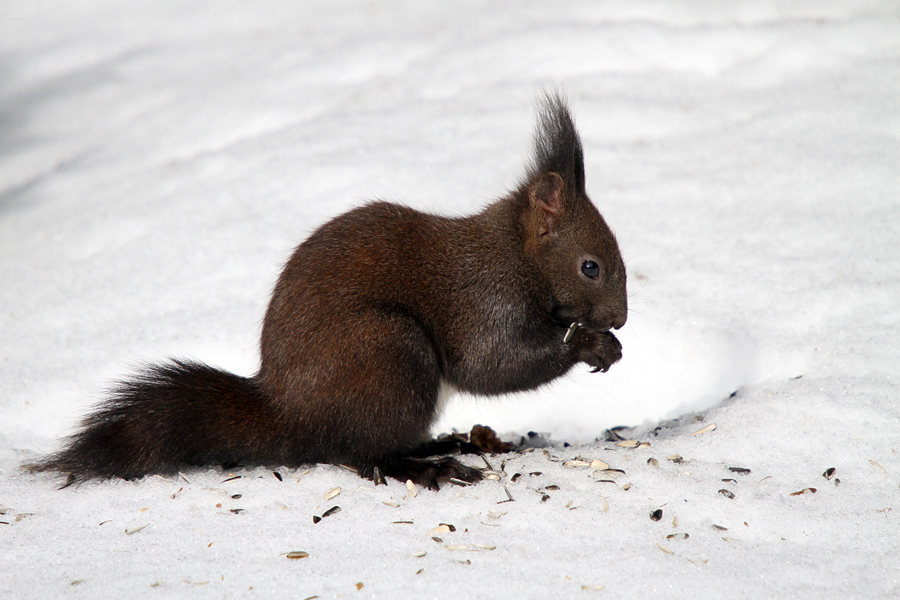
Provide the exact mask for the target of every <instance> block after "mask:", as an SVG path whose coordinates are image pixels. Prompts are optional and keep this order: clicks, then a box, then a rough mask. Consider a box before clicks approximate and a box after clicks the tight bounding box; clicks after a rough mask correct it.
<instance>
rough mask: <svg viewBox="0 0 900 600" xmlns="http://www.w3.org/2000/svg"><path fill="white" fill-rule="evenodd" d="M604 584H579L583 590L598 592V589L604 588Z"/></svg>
mask: <svg viewBox="0 0 900 600" xmlns="http://www.w3.org/2000/svg"><path fill="white" fill-rule="evenodd" d="M605 589H606V586H605V585H583V586H581V590H582V591H584V592H599V591H600V590H605Z"/></svg>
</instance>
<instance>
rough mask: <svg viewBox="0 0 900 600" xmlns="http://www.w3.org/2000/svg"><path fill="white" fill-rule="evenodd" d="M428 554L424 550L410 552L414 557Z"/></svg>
mask: <svg viewBox="0 0 900 600" xmlns="http://www.w3.org/2000/svg"><path fill="white" fill-rule="evenodd" d="M426 554H428V553H427V552H425V551H424V550H419V551H418V552H413V553H412V554H410V556H411V557H412V558H422V557H423V556H425V555H426Z"/></svg>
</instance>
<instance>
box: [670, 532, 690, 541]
mask: <svg viewBox="0 0 900 600" xmlns="http://www.w3.org/2000/svg"><path fill="white" fill-rule="evenodd" d="M689 537H691V536H690V535H688V534H686V533H670V534H669V535H667V536H666V539H667V540H686V539H688V538H689Z"/></svg>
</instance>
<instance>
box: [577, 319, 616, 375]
mask: <svg viewBox="0 0 900 600" xmlns="http://www.w3.org/2000/svg"><path fill="white" fill-rule="evenodd" d="M573 341H575V343H576V347H577V348H578V360H579V361H580V362H584V363H587V364H589V365H590V366H592V367H594V368H593V369H592V370H591V373H596V372H598V371H601V372H603V373H606V372H607V371H609V368H610V367H611V366H612V365H613V363H616V362H618V361H619V360H620V359H621V358H622V344H621V343H619V340H618V339H616V336H614V335H613V334H612V333H611V332H609V331H605V332H603V333H599V332H596V331H591V330H590V329H579V330H578V332H577V333H576V334H575V340H573Z"/></svg>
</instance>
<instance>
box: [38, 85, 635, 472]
mask: <svg viewBox="0 0 900 600" xmlns="http://www.w3.org/2000/svg"><path fill="white" fill-rule="evenodd" d="M539 121H540V122H539V126H538V132H537V135H536V141H535V159H534V164H533V165H532V167H531V169H530V170H529V173H528V175H527V177H526V180H525V181H524V182H523V183H522V184H521V185H520V186H519V187H518V189H516V190H515V191H514V192H512V193H511V194H509V195H508V196H507V197H505V198H502V199H500V200H498V201H496V202H494V203H493V204H490V205H489V206H487V207H486V208H485V209H484V210H483V211H482V212H480V213H478V214H475V215H472V216H468V217H462V218H444V217H439V216H435V215H430V214H425V213H421V212H418V211H416V210H413V209H411V208H407V207H404V206H399V205H396V204H390V203H387V202H374V203H371V204H367V205H365V206H362V207H360V208H357V209H355V210H352V211H350V212H348V213H346V214H343V215H340V216H338V217H336V218H335V219H333V220H331V221H330V222H328V223H326V224H325V225H323V226H322V227H321V228H320V229H319V230H317V231H316V232H314V233H313V234H312V235H311V236H310V237H309V239H307V240H306V241H305V242H303V243H302V244H300V246H299V247H298V248H297V249H296V251H295V252H294V254H293V255H292V256H291V258H290V260H289V261H288V263H287V265H286V266H285V268H284V271H283V272H282V274H281V277H280V278H279V280H278V283H277V284H276V286H275V290H274V292H273V295H272V300H271V303H270V305H269V309H268V311H267V313H266V317H265V321H264V324H263V330H262V340H261V353H262V366H261V368H260V372H259V373H258V374H257V375H256V376H254V377H252V378H242V377H238V376H236V375H232V374H229V373H225V372H223V371H219V370H217V369H213V368H211V367H206V366H204V365H199V364H195V363H187V362H182V361H174V362H172V363H170V364H167V365H161V366H154V367H150V368H149V369H148V370H147V371H146V372H145V373H144V374H142V375H139V376H137V377H136V378H134V379H132V380H130V381H126V382H124V383H122V384H120V385H119V386H118V387H117V388H116V389H115V390H114V392H113V394H112V396H111V398H110V399H109V400H108V401H107V402H106V403H105V404H104V405H102V406H101V407H100V408H99V409H98V410H97V411H96V412H95V413H94V414H93V415H91V417H90V418H89V420H88V423H87V426H86V428H85V429H83V430H82V431H81V432H79V433H77V434H76V435H75V436H74V438H73V439H72V440H71V442H70V444H69V446H68V447H67V448H66V449H64V450H62V451H61V452H60V453H58V454H56V455H53V456H51V457H49V458H48V459H46V460H45V461H44V462H43V463H41V464H39V465H37V466H36V468H37V469H55V470H59V471H62V472H66V473H69V474H70V475H71V477H72V478H73V479H75V480H78V479H85V478H90V477H112V476H120V477H140V476H142V475H145V474H147V473H153V472H161V471H172V470H174V469H176V468H177V467H178V465H179V463H181V462H189V463H196V464H206V463H211V462H228V463H233V462H237V461H241V460H247V461H255V462H261V463H278V464H289V465H296V464H302V463H313V462H331V463H341V464H348V465H352V466H354V467H356V468H357V469H358V470H359V472H360V474H361V475H362V476H364V477H369V478H372V477H373V476H375V474H376V467H377V468H378V469H379V470H380V471H381V472H382V473H384V474H385V475H389V476H392V477H396V478H399V479H407V478H410V479H413V480H414V481H417V482H419V483H422V484H424V485H426V486H428V487H433V488H436V487H437V486H438V483H440V482H444V481H447V480H448V479H450V478H459V479H463V480H466V481H475V480H478V479H479V478H480V473H479V472H478V471H476V470H474V469H471V468H469V467H465V466H463V465H462V464H460V463H459V462H457V461H456V460H454V459H449V458H444V459H440V460H433V459H432V460H429V459H425V458H421V456H422V455H423V452H425V450H423V448H426V449H428V450H429V451H430V450H431V449H433V448H434V447H433V446H429V445H427V442H428V434H429V428H430V426H431V424H432V423H433V421H434V419H435V418H436V416H437V415H436V411H437V408H438V406H437V401H438V390H439V388H440V386H441V384H442V382H446V383H449V384H452V385H453V386H455V387H456V388H458V389H460V390H464V391H466V392H470V393H473V394H501V393H506V392H513V391H519V390H529V389H534V388H536V387H538V386H540V385H542V384H544V383H547V382H549V381H552V380H553V379H556V378H557V377H560V376H561V375H563V374H564V373H566V372H567V371H568V370H569V369H570V368H571V367H572V366H573V365H575V364H576V363H578V362H585V363H587V364H589V365H591V366H592V367H594V368H595V370H603V371H605V370H607V369H608V368H609V367H610V365H612V364H613V363H614V362H616V361H617V360H619V358H620V357H621V346H620V345H619V342H618V340H616V338H615V337H614V336H613V334H612V333H611V332H610V331H609V330H610V329H613V328H616V329H618V328H620V327H621V326H622V325H623V324H624V323H625V320H626V316H627V301H626V293H625V279H626V278H625V268H624V266H623V263H622V259H621V256H620V253H619V249H618V245H617V244H616V240H615V237H614V236H613V234H612V232H611V231H610V230H609V228H608V227H607V225H606V223H605V222H604V220H603V218H602V217H601V216H600V213H599V212H598V211H597V209H596V208H595V207H594V205H593V204H592V203H591V201H590V200H589V198H588V197H587V195H586V193H585V189H584V166H583V159H582V149H581V142H580V140H579V138H578V134H577V132H576V130H575V127H574V123H573V122H572V119H571V117H570V116H569V113H568V110H567V109H566V107H565V103H564V102H563V101H562V100H561V99H560V98H559V97H558V96H548V97H547V98H545V100H544V102H543V105H542V110H541V112H540V119H539ZM595 267H596V268H595ZM588 273H589V274H591V275H594V273H597V276H596V277H594V276H588V275H587V274H588ZM572 323H579V324H580V326H579V327H578V329H577V331H575V332H574V335H573V336H572V337H571V339H569V340H568V341H565V340H564V337H565V335H566V331H567V329H568V328H569V326H570V325H571V324H572ZM423 445H424V446H423Z"/></svg>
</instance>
